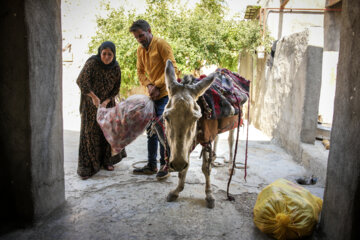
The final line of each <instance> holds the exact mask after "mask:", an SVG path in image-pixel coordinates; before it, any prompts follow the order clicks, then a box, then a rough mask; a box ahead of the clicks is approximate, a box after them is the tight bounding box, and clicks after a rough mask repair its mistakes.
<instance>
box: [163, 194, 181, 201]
mask: <svg viewBox="0 0 360 240" xmlns="http://www.w3.org/2000/svg"><path fill="white" fill-rule="evenodd" d="M178 196H179V195H176V194H174V193H169V194H168V195H167V197H166V201H168V202H173V201H175V200H176V199H177V198H178Z"/></svg>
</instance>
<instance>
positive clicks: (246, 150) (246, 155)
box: [244, 87, 251, 182]
mask: <svg viewBox="0 0 360 240" xmlns="http://www.w3.org/2000/svg"><path fill="white" fill-rule="evenodd" d="M250 93H251V92H250V87H249V100H248V115H247V117H248V119H247V126H246V128H247V129H246V148H245V175H244V179H245V182H246V176H247V171H246V169H247V158H248V143H249V124H250V101H251V94H250Z"/></svg>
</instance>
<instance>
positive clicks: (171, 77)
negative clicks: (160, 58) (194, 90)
mask: <svg viewBox="0 0 360 240" xmlns="http://www.w3.org/2000/svg"><path fill="white" fill-rule="evenodd" d="M165 83H166V88H167V90H168V92H169V95H170V96H172V95H174V93H175V91H176V89H177V88H178V87H179V86H181V84H179V83H178V82H177V80H176V76H175V70H174V66H173V63H172V62H171V61H170V60H169V59H168V60H167V61H166V67H165Z"/></svg>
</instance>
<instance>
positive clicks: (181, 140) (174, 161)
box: [163, 60, 215, 172]
mask: <svg viewBox="0 0 360 240" xmlns="http://www.w3.org/2000/svg"><path fill="white" fill-rule="evenodd" d="M214 77H215V74H211V75H209V76H208V77H206V78H204V79H202V80H201V81H199V82H198V83H196V84H192V83H186V84H184V83H178V82H177V80H176V77H175V71H174V67H173V64H172V62H171V61H170V60H168V61H167V62H166V67H165V82H166V87H167V90H168V93H169V102H168V104H167V105H166V107H165V110H164V113H163V116H164V119H165V133H166V136H167V140H168V143H169V147H170V152H171V156H170V160H169V162H170V167H171V168H172V169H173V170H175V171H178V172H181V171H182V170H184V169H186V168H187V167H188V165H189V155H190V150H191V149H190V148H191V146H192V144H193V142H194V139H195V135H196V124H197V120H198V119H199V118H200V117H201V109H200V107H199V105H198V104H197V103H196V100H197V99H198V98H199V96H201V95H202V94H203V93H204V92H205V91H206V89H207V88H208V87H210V85H211V83H212V82H213V80H214V79H215V78H214Z"/></svg>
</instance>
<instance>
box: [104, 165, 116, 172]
mask: <svg viewBox="0 0 360 240" xmlns="http://www.w3.org/2000/svg"><path fill="white" fill-rule="evenodd" d="M104 168H105V170H107V171H114V169H115V167H114V166H113V165H106V166H104Z"/></svg>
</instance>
